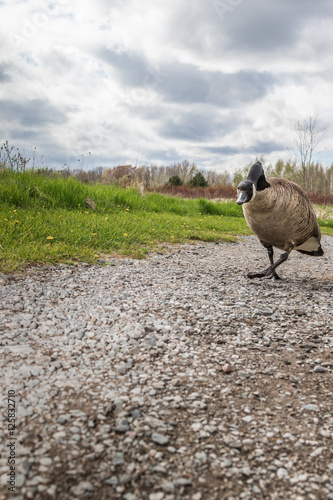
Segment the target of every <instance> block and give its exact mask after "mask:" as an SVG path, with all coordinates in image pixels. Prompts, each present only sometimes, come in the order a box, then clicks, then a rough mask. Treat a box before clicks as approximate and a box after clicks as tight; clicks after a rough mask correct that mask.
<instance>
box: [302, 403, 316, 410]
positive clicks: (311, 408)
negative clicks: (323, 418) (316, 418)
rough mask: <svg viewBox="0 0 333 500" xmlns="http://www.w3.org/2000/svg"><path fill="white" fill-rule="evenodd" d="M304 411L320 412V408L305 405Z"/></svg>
mask: <svg viewBox="0 0 333 500" xmlns="http://www.w3.org/2000/svg"><path fill="white" fill-rule="evenodd" d="M303 410H306V411H320V409H319V406H317V405H312V404H309V405H304V406H303Z"/></svg>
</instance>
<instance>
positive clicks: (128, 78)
mask: <svg viewBox="0 0 333 500" xmlns="http://www.w3.org/2000/svg"><path fill="white" fill-rule="evenodd" d="M98 56H99V57H101V58H102V59H103V60H104V61H106V62H107V63H108V64H109V65H110V66H112V67H113V68H114V69H115V70H116V71H117V74H118V78H119V79H120V81H121V83H122V84H125V85H127V86H129V87H136V86H141V87H142V88H145V89H147V88H153V89H154V90H155V91H156V92H157V93H158V94H160V96H161V97H163V98H164V99H166V100H167V101H169V102H182V103H184V104H186V103H210V104H214V105H216V106H222V107H233V106H236V105H238V104H240V103H245V102H248V101H253V100H256V99H258V98H260V97H262V96H264V95H265V94H266V92H267V91H268V90H269V89H270V88H271V87H272V86H273V84H274V78H273V76H272V75H270V74H269V73H260V72H259V71H255V70H253V71H239V72H238V73H221V72H217V71H200V69H199V68H197V67H196V66H194V65H191V64H183V63H179V62H175V63H173V64H168V65H166V64H164V65H163V64H162V65H161V67H160V68H159V69H158V70H156V69H153V68H150V67H149V65H148V63H147V61H146V60H145V59H144V58H143V57H142V56H140V55H139V54H136V53H133V52H132V53H125V52H122V53H117V52H115V51H110V50H108V49H100V50H99V51H98Z"/></svg>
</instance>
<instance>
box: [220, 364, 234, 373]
mask: <svg viewBox="0 0 333 500" xmlns="http://www.w3.org/2000/svg"><path fill="white" fill-rule="evenodd" d="M222 371H223V372H224V373H231V372H232V367H231V365H230V364H229V363H226V364H225V365H223V366H222Z"/></svg>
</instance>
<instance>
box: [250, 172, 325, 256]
mask: <svg viewBox="0 0 333 500" xmlns="http://www.w3.org/2000/svg"><path fill="white" fill-rule="evenodd" d="M267 182H268V183H269V184H270V187H269V188H267V189H264V190H262V191H256V192H255V193H254V196H253V198H252V199H251V200H250V201H249V202H248V203H244V204H243V212H244V216H245V219H246V221H247V223H248V225H249V226H250V228H251V229H252V231H253V232H254V233H255V234H256V235H257V236H258V238H259V239H260V241H261V243H262V244H263V245H264V246H270V245H271V246H274V247H276V248H279V249H281V250H284V251H286V252H288V253H289V252H290V251H291V250H292V249H293V248H294V249H296V250H299V251H301V252H304V253H309V254H312V253H313V252H317V251H318V250H319V249H320V248H321V247H320V238H321V233H320V229H319V225H318V222H317V218H316V215H315V213H314V211H313V208H312V206H311V204H310V201H309V199H308V196H307V195H306V193H305V192H304V191H303V189H302V188H300V186H298V185H297V184H295V183H294V182H290V181H287V180H285V179H277V178H270V179H267Z"/></svg>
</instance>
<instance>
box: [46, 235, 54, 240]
mask: <svg viewBox="0 0 333 500" xmlns="http://www.w3.org/2000/svg"><path fill="white" fill-rule="evenodd" d="M46 239H47V240H54V237H53V236H48V237H47V238H46Z"/></svg>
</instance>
